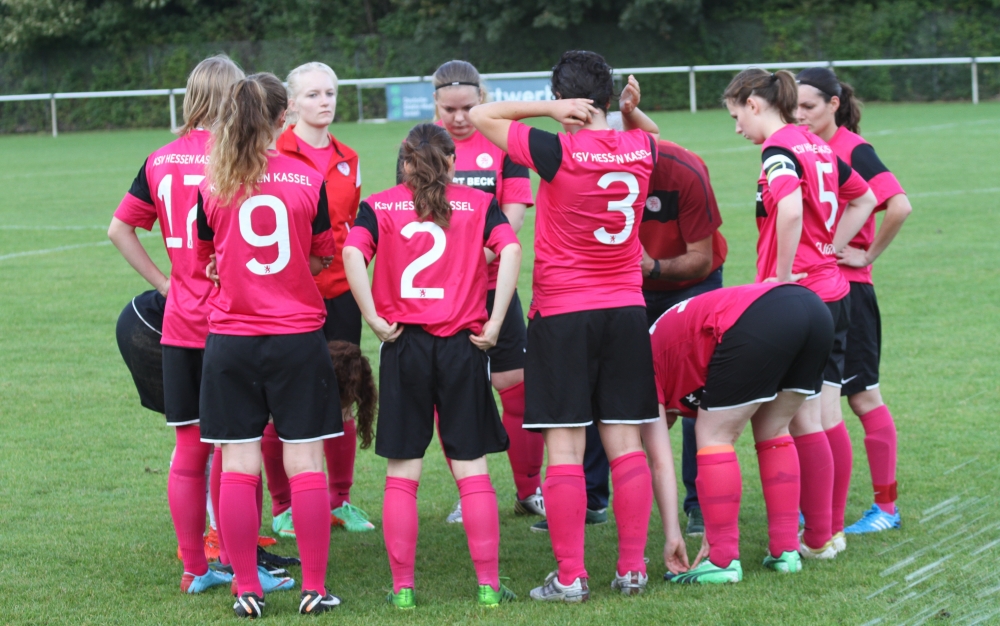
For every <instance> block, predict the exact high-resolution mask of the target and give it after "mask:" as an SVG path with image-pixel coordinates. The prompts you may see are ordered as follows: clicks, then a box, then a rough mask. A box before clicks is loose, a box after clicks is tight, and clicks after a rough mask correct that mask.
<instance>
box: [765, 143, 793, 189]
mask: <svg viewBox="0 0 1000 626" xmlns="http://www.w3.org/2000/svg"><path fill="white" fill-rule="evenodd" d="M760 158H761V161H762V162H763V163H764V174H765V175H766V176H767V182H768V184H770V182H771V180H773V179H774V177H775V176H782V175H788V174H789V173H791V174H794V175H795V177H796V178H799V179H801V178H802V166H801V165H800V164H799V160H798V159H797V158H795V155H794V154H792V151H791V150H787V149H785V148H779V147H777V146H771V147H770V148H768V149H767V150H764V153H763V154H762V155H761V156H760Z"/></svg>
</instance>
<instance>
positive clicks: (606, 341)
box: [524, 306, 659, 429]
mask: <svg viewBox="0 0 1000 626" xmlns="http://www.w3.org/2000/svg"><path fill="white" fill-rule="evenodd" d="M526 356H527V358H526V360H525V364H524V426H525V428H534V429H538V428H571V427H579V426H589V425H590V424H591V423H593V421H594V420H595V419H596V420H599V421H601V422H604V423H605V424H641V423H643V422H655V421H656V420H657V419H658V416H659V411H658V409H657V401H656V383H655V381H654V377H653V350H652V347H651V344H650V342H649V329H648V327H647V326H646V308H645V307H641V306H630V307H620V308H613V309H598V310H594V311H578V312H574V313H564V314H562V315H553V316H551V317H542V315H541V313H536V314H535V316H534V317H533V318H532V319H531V322H530V323H529V324H528V352H527V354H526Z"/></svg>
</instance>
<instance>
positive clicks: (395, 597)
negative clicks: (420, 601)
mask: <svg viewBox="0 0 1000 626" xmlns="http://www.w3.org/2000/svg"><path fill="white" fill-rule="evenodd" d="M385 599H386V600H388V601H389V604H391V605H392V606H394V607H396V608H397V609H404V610H407V609H412V608H416V606H417V599H416V597H415V596H414V594H413V588H412V587H403V588H402V589H400V590H399V593H393V592H391V591H390V592H389V595H387V596H386V597H385Z"/></svg>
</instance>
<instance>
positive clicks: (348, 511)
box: [330, 502, 375, 533]
mask: <svg viewBox="0 0 1000 626" xmlns="http://www.w3.org/2000/svg"><path fill="white" fill-rule="evenodd" d="M330 515H331V516H332V517H336V518H337V519H338V520H340V522H341V523H340V524H337V525H338V526H343V527H344V528H346V529H347V531H348V532H352V533H365V532H368V531H370V530H375V524H372V523H371V522H369V521H368V514H367V513H365V512H364V511H362V510H361V509H359V508H358V507H356V506H354V505H353V504H351V503H350V502H345V503H343V504H342V505H340V506H338V507H337V508H335V509H334V510H332V511H330Z"/></svg>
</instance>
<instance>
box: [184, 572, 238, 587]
mask: <svg viewBox="0 0 1000 626" xmlns="http://www.w3.org/2000/svg"><path fill="white" fill-rule="evenodd" d="M232 580H233V575H232V574H227V573H225V572H220V571H217V570H214V569H211V568H209V570H208V571H207V572H205V573H204V574H202V575H201V576H195V575H194V574H189V573H187V572H184V575H183V576H181V591H183V592H184V593H201V592H202V591H205V590H206V589H211V588H212V587H216V586H218V585H225V584H226V583H228V582H230V581H232Z"/></svg>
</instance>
